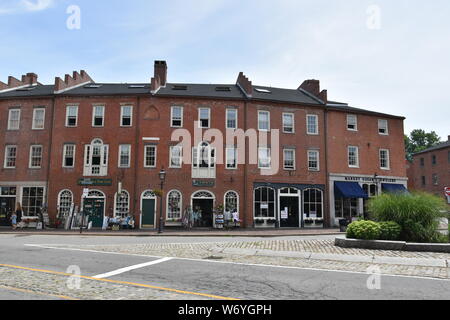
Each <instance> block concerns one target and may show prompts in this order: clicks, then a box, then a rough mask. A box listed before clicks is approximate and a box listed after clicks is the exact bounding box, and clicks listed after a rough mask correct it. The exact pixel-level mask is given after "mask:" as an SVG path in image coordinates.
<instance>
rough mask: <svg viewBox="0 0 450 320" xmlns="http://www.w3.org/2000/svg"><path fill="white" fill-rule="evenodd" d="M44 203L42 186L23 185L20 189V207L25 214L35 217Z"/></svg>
mask: <svg viewBox="0 0 450 320" xmlns="http://www.w3.org/2000/svg"><path fill="white" fill-rule="evenodd" d="M43 204H44V188H41V187H24V188H23V189H22V209H23V211H24V214H25V215H26V216H31V217H35V216H37V214H38V213H40V212H41V210H42V205H43Z"/></svg>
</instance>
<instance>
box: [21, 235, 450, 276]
mask: <svg viewBox="0 0 450 320" xmlns="http://www.w3.org/2000/svg"><path fill="white" fill-rule="evenodd" d="M25 246H28V247H36V248H44V249H52V250H65V251H80V252H88V253H99V254H109V255H123V256H131V257H147V258H156V259H162V258H163V257H160V256H152V255H145V254H134V253H122V252H108V251H99V250H85V249H77V248H62V247H50V246H41V245H38V244H25ZM172 259H174V260H184V261H193V262H203V263H218V264H231V265H240V266H250V267H261V268H272V269H276V268H279V269H291V270H305V271H316V272H327V273H333V272H334V273H348V274H361V275H367V272H362V271H349V270H336V269H319V268H305V267H293V266H280V265H271V264H257V263H243V262H231V261H217V260H205V259H194V258H179V257H172ZM449 270H450V269H449ZM449 272H450V271H449ZM449 274H450V273H449ZM381 275H382V276H383V277H391V278H409V279H421V280H433V281H446V282H450V279H443V278H433V277H420V276H407V275H399V274H387V273H382V274H381Z"/></svg>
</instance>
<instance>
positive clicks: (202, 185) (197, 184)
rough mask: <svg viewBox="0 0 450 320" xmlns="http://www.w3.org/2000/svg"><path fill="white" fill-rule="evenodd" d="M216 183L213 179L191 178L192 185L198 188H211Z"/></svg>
mask: <svg viewBox="0 0 450 320" xmlns="http://www.w3.org/2000/svg"><path fill="white" fill-rule="evenodd" d="M215 185H216V183H215V181H204V180H192V186H194V187H200V188H212V187H214V186H215Z"/></svg>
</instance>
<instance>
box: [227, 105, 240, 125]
mask: <svg viewBox="0 0 450 320" xmlns="http://www.w3.org/2000/svg"><path fill="white" fill-rule="evenodd" d="M228 112H233V113H234V114H235V115H236V117H235V121H236V125H235V127H234V128H233V127H229V126H228V120H229V119H228ZM238 114H239V113H238V109H236V108H227V109H226V111H225V128H226V129H231V130H237V128H239V125H238Z"/></svg>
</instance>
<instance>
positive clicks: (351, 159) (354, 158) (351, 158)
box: [348, 146, 359, 168]
mask: <svg viewBox="0 0 450 320" xmlns="http://www.w3.org/2000/svg"><path fill="white" fill-rule="evenodd" d="M348 166H349V167H350V168H359V148H358V147H353V146H350V147H348Z"/></svg>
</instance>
